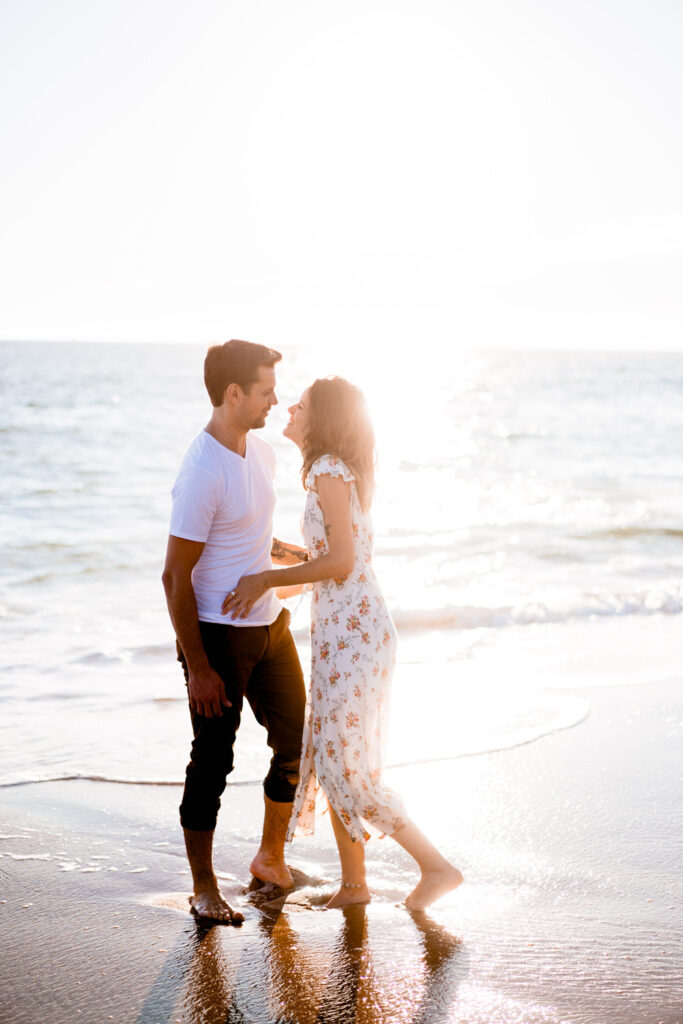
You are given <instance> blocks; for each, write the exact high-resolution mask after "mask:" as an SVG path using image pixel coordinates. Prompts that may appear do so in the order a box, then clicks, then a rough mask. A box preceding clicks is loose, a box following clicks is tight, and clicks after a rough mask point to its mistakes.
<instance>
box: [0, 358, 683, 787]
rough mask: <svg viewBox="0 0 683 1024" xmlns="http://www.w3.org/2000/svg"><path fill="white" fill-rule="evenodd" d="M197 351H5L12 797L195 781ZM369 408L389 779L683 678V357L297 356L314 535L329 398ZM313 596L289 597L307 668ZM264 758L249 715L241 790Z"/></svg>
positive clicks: (283, 502) (290, 459) (237, 777)
mask: <svg viewBox="0 0 683 1024" xmlns="http://www.w3.org/2000/svg"><path fill="white" fill-rule="evenodd" d="M203 355H204V350H203V348H202V347H201V346H198V345H174V344H169V345H160V344H159V345H153V344H140V345H135V344H117V345H114V344H67V343H3V344H2V345H0V389H1V394H2V401H1V403H0V480H1V481H2V484H1V487H2V496H1V502H0V529H1V532H2V552H3V554H2V561H1V564H0V631H1V638H2V643H1V644H0V670H1V672H0V712H1V713H0V784H2V785H5V786H7V785H16V784H20V783H25V782H29V781H40V780H48V779H63V778H72V777H85V778H93V779H108V780H115V781H120V782H122V783H125V782H134V781H135V782H144V783H150V784H177V783H180V782H181V781H182V778H183V773H184V765H185V762H186V759H187V753H188V749H189V735H190V726H189V720H188V713H187V707H186V700H185V693H184V686H183V680H182V674H181V672H180V668H179V666H178V665H177V663H176V661H175V652H174V643H173V635H172V630H171V626H170V622H169V619H168V615H167V612H166V607H165V602H164V595H163V590H162V587H161V581H160V575H161V569H162V565H163V559H164V551H165V544H166V536H167V532H168V519H169V510H170V489H171V485H172V483H173V479H174V475H175V471H176V468H177V466H178V463H179V461H180V458H181V456H182V453H183V451H184V450H185V448H186V447H187V445H188V444H189V442H190V440H191V438H192V437H193V436H194V434H196V433H197V432H198V431H199V430H200V429H202V427H203V426H204V424H205V423H206V421H207V419H208V415H209V404H208V399H207V397H206V394H205V392H204V389H203V383H202V362H203ZM334 372H341V373H343V374H344V375H346V376H348V377H349V378H350V379H351V380H353V381H354V382H355V383H358V384H359V385H360V386H361V387H363V388H364V390H365V391H366V394H367V396H368V400H369V403H370V407H371V411H372V413H373V418H374V422H375V426H376V432H377V440H378V491H377V498H376V502H375V507H374V520H375V533H376V548H375V565H376V569H377V573H378V576H379V578H380V581H381V583H382V585H383V588H384V591H385V595H386V597H387V600H388V603H389V606H390V608H391V610H392V614H393V616H394V619H395V621H396V624H397V627H398V631H399V639H400V645H399V663H398V666H397V670H396V676H395V681H394V691H393V701H392V719H391V722H392V725H391V733H390V742H389V749H388V752H387V766H388V768H389V769H391V766H398V765H406V764H413V763H419V762H426V761H439V760H447V759H452V758H461V757H469V756H476V755H477V754H480V753H483V752H486V751H491V750H502V749H507V748H512V747H514V746H516V745H518V744H522V743H529V742H533V741H534V740H536V739H538V738H540V737H541V736H544V735H547V734H548V733H550V732H553V731H555V730H558V729H563V728H569V727H572V726H576V725H578V724H579V723H580V722H582V721H583V720H585V719H586V718H587V717H588V716H589V715H590V713H591V695H590V690H591V688H593V687H596V686H600V687H602V686H609V685H624V684H643V683H648V682H653V683H654V682H657V681H661V680H663V679H666V678H669V677H671V676H673V675H675V674H676V673H677V672H678V671H679V668H680V650H681V648H680V621H681V620H680V615H681V611H682V609H683V546H682V544H681V541H682V539H683V489H682V488H681V479H680V478H681V473H680V449H679V444H680V437H681V431H682V429H683V357H681V356H679V355H676V354H652V353H648V354H634V353H567V352H553V353H550V352H546V353H541V352H512V351H505V352H503V351H501V352H473V353H462V352H450V351H445V352H431V351H430V350H428V349H426V350H422V351H420V350H419V349H418V350H417V351H416V352H415V353H413V354H412V355H411V356H410V358H407V357H406V356H403V355H394V356H390V355H389V354H388V349H385V351H384V354H383V353H382V352H372V353H368V352H360V351H357V350H355V351H354V350H350V351H348V352H339V351H332V350H326V349H325V347H324V346H320V347H318V348H316V349H315V350H308V351H306V350H304V349H298V350H295V351H291V352H287V353H285V358H284V360H283V362H282V363H281V364H280V366H279V367H278V377H279V382H280V383H279V389H278V396H279V400H280V405H279V406H278V407H277V408H276V409H274V410H273V411H272V413H271V415H270V417H269V421H268V423H267V425H266V427H265V429H264V430H263V432H262V436H263V437H265V439H266V440H268V441H269V442H270V443H271V444H273V446H274V447H275V449H276V452H277V456H278V476H277V490H278V509H277V514H276V520H275V532H276V535H277V536H280V537H282V538H285V539H292V540H299V539H300V533H299V518H300V514H301V511H302V508H303V502H304V493H303V490H302V487H301V481H300V476H299V459H298V450H297V449H295V448H294V446H292V445H291V444H290V442H288V441H286V439H284V438H283V437H282V436H281V431H282V428H283V426H284V423H285V421H286V407H287V406H288V405H289V404H291V402H293V401H294V400H295V399H296V398H297V397H298V395H299V393H300V391H301V390H302V389H303V388H304V387H305V386H306V384H307V383H310V381H311V380H312V379H313V378H314V377H315V376H318V375H321V374H324V373H334ZM306 600H307V599H306V598H304V599H294V600H293V601H292V602H290V606H291V609H292V612H293V628H294V630H295V635H296V638H297V641H298V643H299V644H300V650H301V656H302V662H303V664H304V667H306V663H307V659H308V654H309V651H308V606H307V604H306ZM267 760H268V751H267V748H266V747H265V742H264V738H263V735H262V733H261V730H260V729H259V727H258V726H257V725H256V723H255V722H254V721H253V719H252V718H251V716H250V715H248V714H247V715H246V716H245V720H244V722H243V725H242V728H241V731H240V736H239V739H238V751H237V756H236V770H235V773H234V774H233V775H232V776H231V781H232V782H234V783H237V784H250V783H254V784H256V783H257V782H258V781H259V780H260V779H261V778H262V777H263V775H264V773H265V770H266V764H267Z"/></svg>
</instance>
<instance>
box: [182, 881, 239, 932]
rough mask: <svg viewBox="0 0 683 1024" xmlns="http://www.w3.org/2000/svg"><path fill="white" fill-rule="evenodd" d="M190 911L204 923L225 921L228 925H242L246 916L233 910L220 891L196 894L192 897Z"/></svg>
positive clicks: (212, 890)
mask: <svg viewBox="0 0 683 1024" xmlns="http://www.w3.org/2000/svg"><path fill="white" fill-rule="evenodd" d="M190 909H191V911H192V913H193V914H194V915H195V917H198V918H201V920H203V921H224V922H225V923H226V924H242V922H243V921H244V914H240V912H239V911H238V910H233V909H232V907H231V906H230V904H229V903H226V902H225V900H224V899H223V897H222V896H221V894H220V892H219V891H218V889H206V890H204V891H202V892H196V893H194V895H193V896H190Z"/></svg>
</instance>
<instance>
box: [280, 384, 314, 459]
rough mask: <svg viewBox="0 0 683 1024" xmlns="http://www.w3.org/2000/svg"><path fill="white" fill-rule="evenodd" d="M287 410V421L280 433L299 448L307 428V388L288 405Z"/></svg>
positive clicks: (301, 446) (301, 445)
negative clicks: (292, 403) (296, 400)
mask: <svg viewBox="0 0 683 1024" xmlns="http://www.w3.org/2000/svg"><path fill="white" fill-rule="evenodd" d="M287 412H288V413H289V422H288V424H287V426H286V427H285V429H284V430H283V431H282V433H283V434H284V435H285V437H288V438H289V440H290V441H293V442H294V444H296V445H298V446H299V448H303V444H304V438H305V437H306V432H307V430H308V388H306V390H305V391H304V393H303V395H302V396H301V398H300V399H299V401H298V402H297V403H296V404H295V405H290V407H289V409H288V410H287Z"/></svg>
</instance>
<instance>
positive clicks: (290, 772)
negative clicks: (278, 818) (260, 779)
mask: <svg viewBox="0 0 683 1024" xmlns="http://www.w3.org/2000/svg"><path fill="white" fill-rule="evenodd" d="M298 782H299V758H298V757H297V758H295V759H288V760H285V759H283V758H279V757H277V756H276V757H274V758H273V759H272V761H271V762H270V770H269V772H268V774H267V775H266V777H265V780H264V783H263V790H264V792H265V794H266V796H267V797H268V799H269V800H272V801H273V803H276V804H291V802H292V800H293V799H294V794H295V793H296V787H297V783H298Z"/></svg>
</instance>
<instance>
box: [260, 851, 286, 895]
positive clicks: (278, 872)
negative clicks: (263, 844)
mask: <svg viewBox="0 0 683 1024" xmlns="http://www.w3.org/2000/svg"><path fill="white" fill-rule="evenodd" d="M249 870H250V871H251V873H252V875H253V876H254V878H260V879H261V881H262V882H272V883H273V885H277V886H279V887H280V889H291V888H292V886H293V885H294V879H293V878H292V872H291V871H290V870H289V868H288V867H287V865H286V864H285V862H284V859H282V858H276V857H273V855H272V854H269V853H267V852H265V851H263V850H259V852H258V853H257V854H256V856H255V857H254V859H253V860H252V862H251V864H250V865H249Z"/></svg>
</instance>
